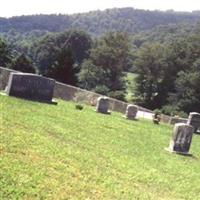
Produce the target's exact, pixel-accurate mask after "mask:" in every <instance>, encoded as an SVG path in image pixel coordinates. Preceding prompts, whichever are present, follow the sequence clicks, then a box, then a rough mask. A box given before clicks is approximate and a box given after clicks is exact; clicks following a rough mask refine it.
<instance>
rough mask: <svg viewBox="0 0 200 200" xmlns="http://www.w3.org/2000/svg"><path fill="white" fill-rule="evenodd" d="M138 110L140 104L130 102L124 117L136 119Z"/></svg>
mask: <svg viewBox="0 0 200 200" xmlns="http://www.w3.org/2000/svg"><path fill="white" fill-rule="evenodd" d="M137 112H138V106H136V105H131V104H130V105H128V106H127V108H126V113H125V116H124V117H125V118H126V119H130V120H133V119H135V117H136V115H137Z"/></svg>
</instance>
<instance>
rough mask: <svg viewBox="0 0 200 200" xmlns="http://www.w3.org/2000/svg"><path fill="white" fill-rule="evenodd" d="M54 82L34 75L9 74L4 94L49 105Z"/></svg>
mask: <svg viewBox="0 0 200 200" xmlns="http://www.w3.org/2000/svg"><path fill="white" fill-rule="evenodd" d="M54 86H55V80H53V79H49V78H45V77H42V76H39V75H36V74H26V73H11V74H10V77H9V81H8V86H7V89H6V93H7V95H9V96H14V97H19V98H23V99H29V100H33V101H40V102H47V103H51V101H52V97H53V90H54Z"/></svg>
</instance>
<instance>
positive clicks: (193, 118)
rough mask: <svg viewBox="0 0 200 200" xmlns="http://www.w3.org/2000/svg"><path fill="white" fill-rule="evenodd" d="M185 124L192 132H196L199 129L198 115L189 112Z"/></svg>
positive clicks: (199, 116)
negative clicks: (191, 127)
mask: <svg viewBox="0 0 200 200" xmlns="http://www.w3.org/2000/svg"><path fill="white" fill-rule="evenodd" d="M187 124H188V125H191V126H193V128H194V132H197V130H198V129H199V128H200V113H197V112H191V113H190V114H189V117H188V121H187Z"/></svg>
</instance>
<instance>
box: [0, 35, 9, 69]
mask: <svg viewBox="0 0 200 200" xmlns="http://www.w3.org/2000/svg"><path fill="white" fill-rule="evenodd" d="M10 62H11V52H10V49H9V47H8V45H7V44H6V42H5V41H3V40H2V39H1V38H0V66H8V65H9V64H10Z"/></svg>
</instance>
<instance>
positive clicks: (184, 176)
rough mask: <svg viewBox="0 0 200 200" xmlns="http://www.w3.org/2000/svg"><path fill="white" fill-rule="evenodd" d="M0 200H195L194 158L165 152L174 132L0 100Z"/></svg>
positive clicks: (67, 106) (195, 147) (67, 105)
mask: <svg viewBox="0 0 200 200" xmlns="http://www.w3.org/2000/svg"><path fill="white" fill-rule="evenodd" d="M0 102H1V103H0V113H1V115H0V117H1V118H0V120H1V121H0V122H1V124H0V128H1V129H0V154H1V160H0V199H2V200H4V199H5V200H8V199H9V200H10V199H56V200H57V199H73V200H75V199H78V200H79V199H81V200H82V199H101V200H102V199H103V200H104V199H106V200H107V199H108V200H111V199H120V200H126V199H131V200H132V199H154V200H157V199H170V200H171V199H191V200H199V199H200V136H199V135H194V137H193V142H192V146H191V151H190V152H191V153H192V154H193V157H185V156H180V155H177V154H170V153H168V152H167V151H165V150H164V148H165V147H167V146H168V145H169V140H170V138H171V132H172V127H170V126H168V125H165V124H161V125H159V126H156V125H153V124H152V122H150V121H145V120H139V121H128V120H125V119H124V118H122V117H121V114H120V113H112V114H111V115H102V114H98V113H96V112H95V111H94V108H92V107H88V106H84V109H83V110H82V111H80V110H76V109H75V104H74V103H72V102H64V101H60V100H59V101H58V105H57V106H55V105H49V104H41V103H36V102H31V101H25V100H20V99H16V98H11V97H7V96H1V95H0Z"/></svg>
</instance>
